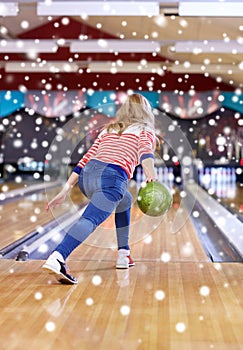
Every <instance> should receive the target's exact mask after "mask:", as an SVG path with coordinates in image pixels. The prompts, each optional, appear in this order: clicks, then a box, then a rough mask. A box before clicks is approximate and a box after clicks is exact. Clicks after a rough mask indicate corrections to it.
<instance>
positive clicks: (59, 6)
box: [37, 0, 159, 16]
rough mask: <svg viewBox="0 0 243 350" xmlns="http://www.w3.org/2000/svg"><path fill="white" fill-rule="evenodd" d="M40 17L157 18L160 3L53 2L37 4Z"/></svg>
mask: <svg viewBox="0 0 243 350" xmlns="http://www.w3.org/2000/svg"><path fill="white" fill-rule="evenodd" d="M37 14H38V15H39V16H74V15H75V16H77V15H79V16H82V15H88V16H157V15H159V1H151V2H148V1H129V3H128V2H127V1H93V0H91V1H65V2H63V1H55V2H54V1H53V2H40V3H38V4H37Z"/></svg>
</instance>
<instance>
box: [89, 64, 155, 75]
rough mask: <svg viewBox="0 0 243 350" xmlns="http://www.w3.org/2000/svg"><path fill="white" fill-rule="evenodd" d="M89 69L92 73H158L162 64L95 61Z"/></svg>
mask: <svg viewBox="0 0 243 350" xmlns="http://www.w3.org/2000/svg"><path fill="white" fill-rule="evenodd" d="M88 67H89V68H90V71H91V72H92V73H112V72H114V73H138V72H139V73H156V72H160V70H161V62H160V63H159V62H147V63H146V65H143V64H141V62H122V64H119V62H118V63H117V62H109V61H93V62H91V63H89V65H88Z"/></svg>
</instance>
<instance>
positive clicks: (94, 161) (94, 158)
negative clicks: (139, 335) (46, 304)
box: [43, 94, 156, 284]
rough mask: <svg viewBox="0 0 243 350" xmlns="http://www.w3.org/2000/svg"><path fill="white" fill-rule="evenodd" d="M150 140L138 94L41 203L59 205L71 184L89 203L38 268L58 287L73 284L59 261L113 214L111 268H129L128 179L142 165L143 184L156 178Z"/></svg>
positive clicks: (149, 118)
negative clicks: (115, 247)
mask: <svg viewBox="0 0 243 350" xmlns="http://www.w3.org/2000/svg"><path fill="white" fill-rule="evenodd" d="M155 140H156V137H155V130H154V115H153V113H152V110H151V106H150V104H149V102H148V100H147V99H146V98H145V97H143V96H142V95H140V94H132V95H130V96H128V98H127V100H126V101H125V103H124V104H123V105H122V106H121V107H120V109H119V110H118V112H117V114H116V122H114V123H111V124H109V125H108V126H106V127H105V128H104V129H103V131H102V132H101V133H100V134H99V135H98V137H97V138H96V140H95V142H94V144H93V146H92V147H91V148H90V149H89V150H88V152H87V153H86V154H85V155H84V156H83V158H82V159H81V160H80V161H79V163H78V164H77V166H76V167H75V168H74V169H73V172H72V174H71V175H70V177H69V179H68V180H67V183H66V184H65V186H64V188H63V190H62V191H61V192H60V193H59V194H58V195H57V196H56V197H54V198H53V199H52V200H51V201H50V202H49V203H48V204H47V208H46V209H47V211H48V210H49V209H50V208H55V207H56V206H57V205H59V204H61V203H63V202H64V200H65V198H66V196H67V194H68V193H69V191H70V190H71V189H72V187H73V186H74V185H75V184H76V183H78V185H79V187H80V190H81V191H82V192H83V193H84V195H86V196H87V197H88V198H89V199H90V202H89V204H88V206H87V208H86V209H85V211H84V213H83V215H82V216H81V218H80V219H79V220H78V222H77V223H75V224H74V225H73V226H72V227H71V228H70V229H69V230H68V233H67V234H66V236H65V237H64V239H63V241H62V242H61V243H60V244H59V245H58V246H57V247H56V249H55V251H54V252H53V253H52V254H51V255H50V256H49V258H48V259H47V261H46V263H45V264H44V265H43V268H45V269H47V270H49V271H50V272H54V273H55V274H57V275H58V279H59V281H60V282H61V283H66V284H67V283H68V284H76V283H78V281H77V279H76V278H75V277H73V276H72V275H71V274H70V273H69V272H68V269H67V266H66V264H65V261H66V259H67V257H68V256H69V255H70V254H71V252H72V251H73V250H74V249H75V248H76V247H77V246H78V245H80V244H81V243H82V242H83V241H84V240H85V239H86V238H87V237H88V236H89V235H90V234H91V233H92V232H93V231H94V230H95V229H96V227H97V226H99V225H100V224H101V223H102V222H103V221H104V220H105V219H107V218H108V217H109V216H110V215H111V213H112V212H113V211H114V210H115V224H116V234H117V243H118V259H117V263H116V268H129V266H133V265H134V262H133V260H132V258H131V256H130V247H129V243H128V241H129V227H130V210H131V205H132V196H131V194H130V192H129V191H128V189H127V187H128V181H129V180H130V179H131V177H132V175H133V172H134V169H135V167H136V166H137V165H138V164H141V165H142V167H143V170H144V173H145V176H146V181H147V182H149V181H155V180H156V173H155V168H154V149H155Z"/></svg>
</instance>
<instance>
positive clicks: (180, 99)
mask: <svg viewBox="0 0 243 350" xmlns="http://www.w3.org/2000/svg"><path fill="white" fill-rule="evenodd" d="M242 16H243V3H242V1H241V0H231V1H229V0H212V1H207V0H204V1H199V0H177V1H175V0H154V1H152V0H150V1H145V0H140V1H131V0H124V1H115V0H114V1H113V0H106V1H103V0H96V1H94V0H90V1H83V0H72V1H64V0H11V1H10V0H5V1H1V0H0V222H1V230H0V272H1V273H0V281H1V283H0V309H1V318H0V324H1V327H0V337H1V349H3V350H19V349H23V348H25V347H28V348H29V349H33V350H39V349H41V350H42V349H45V350H52V349H57V348H58V349H60V350H67V349H70V350H73V349H74V350H76V349H77V350H91V349H95V348H96V349H98V350H107V349H109V348H110V349H112V350H125V349H126V350H194V349H197V350H243V331H242V330H243V293H242V290H243V269H242V262H243V90H242V89H243V17H242ZM133 93H137V94H141V95H143V96H144V97H146V98H147V100H148V101H149V103H150V105H151V108H152V111H153V114H154V117H155V131H156V136H157V139H158V142H157V144H156V147H155V151H154V166H155V169H156V174H157V181H158V182H160V183H162V184H163V185H164V186H165V187H166V189H167V190H168V192H169V194H170V195H171V196H172V204H171V205H170V207H168V208H167V210H166V211H165V212H164V213H163V214H161V215H158V216H150V215H147V214H146V213H143V212H142V211H141V209H140V207H139V205H138V192H139V190H140V189H141V188H142V187H143V186H145V185H146V182H145V180H146V177H145V174H144V171H143V168H142V167H141V164H138V165H137V166H136V168H135V171H134V173H133V177H132V178H131V179H130V181H129V183H128V189H129V192H130V193H131V195H132V207H131V224H130V232H129V244H130V249H131V256H132V258H133V259H134V262H135V266H132V267H129V268H126V269H118V268H116V259H117V241H116V230H115V218H114V216H115V215H114V213H112V214H111V216H110V217H109V218H108V219H107V220H106V221H104V222H103V223H102V224H101V225H100V226H99V227H97V228H96V230H95V231H94V232H93V233H92V234H91V235H90V236H89V237H88V238H87V239H86V240H85V241H84V242H83V243H82V244H80V245H79V246H78V247H77V248H76V249H75V250H74V251H73V253H72V254H71V255H70V256H69V257H68V260H67V264H68V267H69V268H70V271H71V273H72V274H73V275H74V276H75V277H76V278H77V280H78V283H77V284H72V285H71V284H61V283H60V281H59V280H58V276H57V275H56V276H55V275H53V274H48V273H47V271H46V270H44V269H43V268H42V266H43V264H44V263H45V261H46V259H47V258H48V256H49V255H50V254H51V252H52V251H53V250H55V247H56V246H57V245H58V244H59V243H60V242H61V241H62V239H63V237H64V236H65V234H66V233H67V232H68V229H69V228H70V227H71V226H72V225H73V224H74V223H75V222H76V221H77V220H78V219H79V218H80V216H81V215H82V213H83V212H84V210H85V208H86V207H87V205H88V203H89V199H88V198H86V196H85V195H84V194H83V193H82V192H81V191H80V189H79V187H78V186H77V185H76V186H74V187H73V188H72V190H71V192H70V194H69V195H68V196H67V198H66V200H65V202H64V203H62V204H61V205H59V206H58V207H57V208H55V209H53V208H52V209H51V210H50V211H48V212H47V211H46V205H47V203H48V202H49V201H50V200H51V199H52V198H53V197H54V196H55V195H57V193H59V192H60V190H61V189H62V188H63V186H64V185H65V183H66V181H67V179H68V177H69V176H70V174H71V173H72V171H73V169H74V167H75V166H76V165H77V163H78V162H79V160H80V159H81V158H82V157H83V156H84V155H85V154H86V152H87V151H88V150H89V149H90V147H91V146H92V145H93V143H94V141H95V139H96V137H97V136H98V134H99V133H100V132H101V130H102V129H103V128H104V126H105V125H107V124H109V123H111V122H113V121H115V120H116V112H117V111H118V110H119V108H120V106H121V105H122V104H123V103H124V102H125V101H126V98H127V96H129V95H131V94H133Z"/></svg>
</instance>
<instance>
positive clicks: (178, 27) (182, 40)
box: [0, 0, 243, 91]
mask: <svg viewBox="0 0 243 350" xmlns="http://www.w3.org/2000/svg"><path fill="white" fill-rule="evenodd" d="M181 1H184V2H185V1H189V0H181ZM181 1H173V0H170V1H169V0H164V1H163V0H161V1H151V0H150V1H130V0H126V1H125V2H124V4H123V7H121V8H120V9H119V10H118V13H115V14H114V13H112V15H104V14H101V12H100V14H99V15H96V14H95V15H93V14H92V11H93V12H94V9H96V8H95V7H97V9H96V10H97V11H98V8H99V6H98V5H99V3H100V4H102V6H103V5H106V6H110V5H111V4H112V3H118V2H117V1H113V2H112V1H110V0H107V1H102V0H100V1H96V2H94V1H93V0H90V1H89V2H84V1H78V0H76V1H63V0H62V1H60V0H59V1H55V0H52V1H51V0H46V1H31V0H12V1H9V0H5V1H1V0H0V89H1V90H18V89H20V87H24V88H27V89H43V87H44V85H46V84H47V83H48V84H49V85H48V86H49V89H52V90H57V89H59V88H60V87H62V88H63V87H64V88H66V89H82V88H84V89H94V90H111V89H116V90H118V89H119V90H127V89H135V90H150V91H163V90H171V91H174V90H179V91H180V90H181V91H188V90H190V89H191V88H192V87H193V88H195V89H196V90H198V91H205V90H212V89H215V88H218V89H221V90H225V91H234V90H238V91H241V90H242V87H243V17H242V15H243V4H242V2H240V1H239V0H235V1H231V5H232V6H231V7H232V9H234V6H233V5H234V4H235V3H238V8H239V14H241V17H237V16H236V14H235V13H234V14H232V15H231V14H230V12H229V11H228V14H227V15H225V14H224V13H223V14H222V13H221V10H222V9H223V6H224V3H227V2H228V0H221V1H219V0H213V1H211V3H212V2H215V6H220V7H218V9H219V10H220V11H218V13H220V14H221V17H215V16H214V15H210V16H207V13H206V14H205V13H204V14H203V16H199V15H196V16H194V15H193V16H191V15H190V16H189V15H187V16H184V15H181V14H180V13H179V7H180V2H181ZM190 1H191V2H192V0H190ZM205 1H206V2H207V0H205ZM134 3H136V5H137V9H138V10H137V13H136V11H135V13H132V11H133V10H134V7H133V5H134ZM141 3H142V5H144V6H145V4H146V5H148V4H149V5H151V6H152V5H153V4H154V3H155V5H156V6H159V13H158V14H156V15H149V11H150V9H149V10H146V11H147V12H146V15H144V13H140V10H141V9H140V7H141ZM193 3H194V5H198V4H199V3H200V1H196V0H195V1H193ZM201 3H202V1H201ZM97 4H98V5H97ZM55 5H57V7H56V10H55ZM67 5H68V6H69V7H66V10H65V8H64V7H65V6H67ZM82 5H86V8H87V11H86V12H88V6H91V10H92V11H91V14H90V15H88V14H87V13H86V12H85V10H82V9H81V7H80V6H82ZM226 5H227V4H226ZM39 6H42V7H46V8H47V9H48V6H49V9H48V10H50V8H54V10H53V9H52V14H51V15H49V14H46V13H45V9H44V12H43V10H42V11H41V9H40V8H38V7H39ZM205 6H207V4H206V5H204V10H205ZM62 7H63V8H64V10H63V11H64V12H63V13H62V12H61V11H60V9H62ZM208 8H209V10H210V7H208ZM235 8H236V7H235ZM8 10H10V14H8V13H7V11H8ZM15 10H16V13H15V14H14V11H15ZM129 10H130V11H131V12H130V13H129ZM241 10H242V11H241ZM11 11H12V13H11ZM53 11H54V12H53ZM55 11H56V12H55ZM65 11H66V12H65ZM119 11H120V12H119ZM123 12H124V14H123ZM60 13H61V14H60ZM199 13H200V12H199ZM55 14H56V15H55ZM147 14H148V15H147ZM228 15H231V16H232V17H228ZM21 48H22V49H21Z"/></svg>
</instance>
